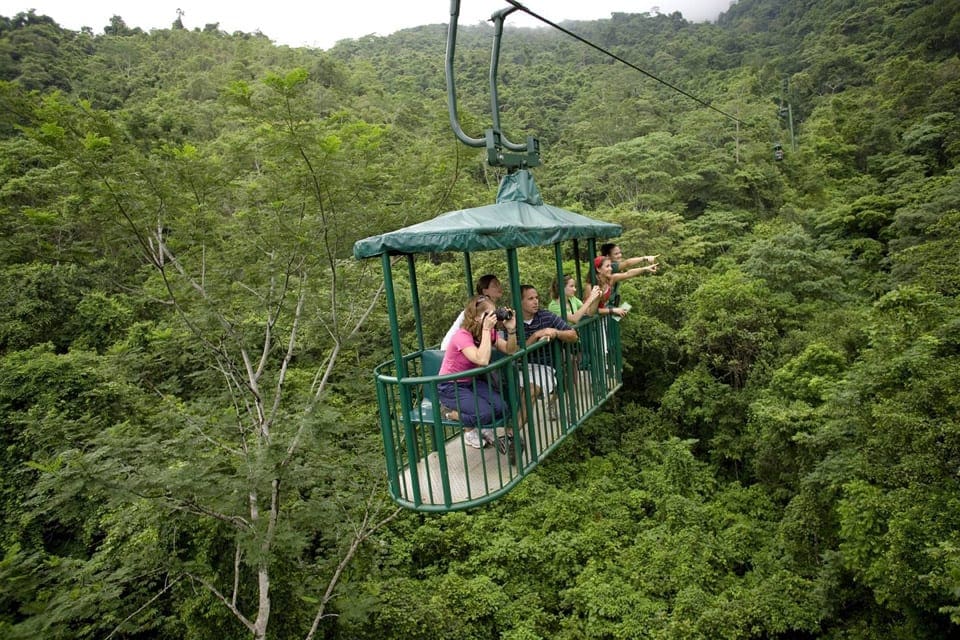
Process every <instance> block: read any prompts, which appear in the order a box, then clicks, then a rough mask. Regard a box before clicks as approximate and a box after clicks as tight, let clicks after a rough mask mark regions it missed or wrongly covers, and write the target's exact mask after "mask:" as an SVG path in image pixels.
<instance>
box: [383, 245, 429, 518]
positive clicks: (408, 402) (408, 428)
mask: <svg viewBox="0 0 960 640" xmlns="http://www.w3.org/2000/svg"><path fill="white" fill-rule="evenodd" d="M380 264H381V265H382V267H383V282H384V290H385V293H386V298H387V315H388V316H389V317H390V344H391V346H392V347H393V361H394V363H395V364H396V367H397V379H398V380H403V379H404V378H406V377H407V376H408V375H409V374H408V371H407V361H406V360H405V359H404V358H403V350H402V346H401V344H400V327H399V326H398V325H397V295H396V291H395V290H394V288H393V269H392V267H391V266H390V255H389V254H388V253H387V252H383V253H382V254H381V255H380ZM378 386H379V385H378ZM398 386H399V387H400V413H401V414H402V418H401V420H402V422H403V433H404V441H405V442H406V443H407V460H410V461H414V462H415V461H416V459H417V447H416V440H417V437H416V433H415V430H414V428H413V425H412V424H411V423H410V411H411V409H412V408H413V400H412V399H411V397H410V387H409V386H408V385H405V384H401V385H398ZM383 400H386V399H385V398H383ZM380 401H381V398H378V399H377V402H378V403H379V402H380ZM389 406H390V405H389V404H386V403H383V404H380V411H381V412H383V411H384V408H385V407H389ZM380 419H381V421H382V420H383V419H384V416H383V415H381V416H380ZM386 419H387V420H389V419H390V417H389V416H386ZM391 446H392V445H391ZM410 479H411V480H412V484H413V487H412V489H413V499H414V501H415V502H417V503H419V502H420V482H419V478H417V475H416V474H412V475H411V478H410Z"/></svg>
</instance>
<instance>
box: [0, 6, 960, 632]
mask: <svg viewBox="0 0 960 640" xmlns="http://www.w3.org/2000/svg"><path fill="white" fill-rule="evenodd" d="M438 6H439V10H438V14H437V19H438V24H436V25H428V26H423V27H420V28H417V29H410V30H406V31H402V32H399V33H396V34H394V35H391V36H389V37H373V36H370V37H366V38H363V39H360V40H348V41H343V42H340V43H338V45H337V46H336V47H334V48H332V49H330V50H328V51H321V50H309V49H295V48H289V47H283V46H275V45H274V44H273V43H272V42H271V41H270V40H269V38H268V37H267V36H265V35H263V34H247V33H233V34H229V33H225V32H223V31H221V30H219V27H218V25H217V24H210V25H206V26H205V27H203V28H202V29H193V30H190V29H187V28H184V26H183V25H182V23H181V22H180V21H179V20H177V21H176V22H174V23H173V24H172V26H171V28H170V29H162V30H155V31H152V32H150V33H145V32H143V31H141V30H139V29H130V28H128V27H127V26H126V24H125V23H124V21H123V19H122V18H121V17H119V16H117V17H115V18H114V19H113V20H112V21H111V23H110V24H109V25H106V26H105V27H104V29H103V33H102V34H99V33H93V32H92V31H90V30H84V31H82V32H72V31H68V30H64V29H62V28H60V27H59V26H58V25H57V23H56V21H55V17H48V16H42V15H36V14H35V13H33V12H31V13H27V14H19V15H17V16H13V17H0V146H2V152H0V227H2V239H3V242H2V244H0V299H2V304H0V359H2V366H0V412H2V416H3V420H2V424H0V439H2V447H0V467H2V474H0V502H2V513H3V518H2V523H0V544H2V552H3V553H2V560H0V636H2V637H4V638H31V639H35V638H45V639H67V638H70V639H73V638H83V639H86V638H98V639H107V638H111V639H112V638H118V639H119V638H128V639H132V638H158V639H165V640H166V639H180V638H190V639H215V640H220V639H222V638H245V637H255V638H283V639H287V638H298V639H300V638H343V639H377V640H385V639H389V638H431V639H434V638H449V639H457V640H460V639H466V638H505V639H510V640H532V639H537V638H543V639H547V638H551V639H553V638H559V639H569V640H573V639H584V638H597V639H599V638H603V639H614V638H616V639H625V638H651V639H659V640H667V639H675V640H681V639H682V640H690V639H694V640H695V639H704V640H706V639H711V640H712V639H716V638H724V639H735V638H736V639H745V638H758V639H759V638H770V639H781V640H799V639H805V638H829V639H833V640H841V639H842V640H876V639H886V638H897V639H904V640H906V639H928V638H929V639H933V638H945V637H951V636H952V637H956V636H957V635H958V626H957V625H958V624H960V393H958V389H960V306H958V302H957V294H958V292H960V259H958V255H960V233H958V230H960V180H958V174H960V169H958V160H960V122H958V111H957V105H958V104H960V58H958V51H960V1H958V0H926V1H921V0H819V1H814V0H797V1H795V2H794V1H791V2H781V1H779V0H740V2H738V3H737V4H736V5H734V6H732V7H731V8H730V9H729V11H727V12H726V13H724V14H723V15H721V17H720V19H719V20H718V21H717V23H715V24H692V23H688V22H686V21H685V20H684V19H683V17H682V16H681V15H680V14H673V15H650V14H615V15H613V16H612V17H611V18H610V19H608V20H599V21H592V22H579V23H565V26H567V27H568V28H570V29H573V30H574V31H575V32H576V33H578V34H579V35H581V36H583V37H585V38H587V39H590V40H592V41H594V42H596V43H597V44H599V45H601V46H603V47H606V48H608V49H610V50H611V51H612V52H615V53H616V54H617V55H619V56H622V57H623V58H625V59H626V60H629V61H631V62H633V63H634V64H636V65H638V66H640V67H642V68H644V69H645V70H647V71H649V72H650V73H652V74H655V75H656V76H657V77H659V78H662V79H664V80H666V81H668V82H670V83H672V84H675V85H677V86H679V87H682V88H683V89H684V90H686V91H688V92H690V93H692V94H694V95H696V96H698V97H700V98H702V99H704V100H705V101H709V102H710V104H712V105H713V106H715V107H716V108H718V109H721V110H722V111H724V112H726V113H729V114H732V115H735V116H736V117H738V118H739V119H741V120H742V121H743V123H744V124H742V125H740V126H737V124H736V123H735V122H734V121H733V120H731V119H729V118H726V117H724V116H723V115H721V114H718V113H717V112H715V111H712V110H710V109H706V108H704V107H703V106H701V105H699V104H697V103H696V102H693V101H692V100H690V99H689V98H687V97H685V96H683V95H681V94H679V93H677V92H675V91H673V90H671V89H669V88H667V87H666V86H664V85H663V84H659V83H657V82H654V81H653V80H651V79H650V78H649V77H646V76H644V75H642V74H640V73H637V72H636V71H634V70H632V69H630V68H629V67H627V66H625V65H622V64H619V63H615V62H613V61H611V60H610V59H609V58H607V57H605V56H603V55H601V54H600V53H599V52H597V51H595V50H593V49H590V48H588V47H586V46H584V45H583V44H582V43H579V42H577V41H575V40H572V39H571V38H569V37H567V36H564V35H563V34H561V33H559V32H556V31H552V30H539V29H538V30H523V29H510V28H509V26H508V29H507V33H506V38H505V41H504V47H503V54H502V58H501V65H500V66H501V84H500V92H501V96H500V97H501V106H502V110H503V113H502V121H503V125H504V128H505V130H506V132H507V134H508V135H509V136H510V137H511V138H513V139H522V138H523V137H524V136H525V135H535V136H537V137H538V138H539V139H540V141H541V144H542V145H543V151H544V158H543V160H544V164H543V166H542V167H539V168H537V169H536V170H535V171H534V174H535V175H536V178H537V182H538V185H539V187H540V190H541V192H542V193H543V195H544V199H545V200H546V201H547V202H548V203H550V204H553V205H557V206H561V207H565V208H568V209H572V210H575V211H579V212H583V213H585V214H587V215H590V216H592V217H596V218H600V219H605V220H612V221H616V222H618V223H620V224H622V225H623V226H624V229H625V232H624V235H623V236H622V237H621V238H620V243H621V246H623V247H624V249H625V251H626V253H628V254H651V253H655V254H660V255H661V260H662V269H661V272H660V273H659V274H658V275H656V276H653V277H647V278H642V279H635V280H631V281H630V282H629V283H628V284H627V285H626V286H625V293H624V297H625V299H627V300H629V301H630V302H631V304H632V305H633V308H634V311H633V312H632V313H631V315H630V316H628V317H627V319H626V320H625V321H624V323H623V327H624V334H625V338H624V340H625V358H626V368H627V370H626V372H625V386H624V389H623V390H622V391H621V392H620V393H619V395H618V398H617V401H616V402H615V403H614V406H610V405H609V404H608V405H607V407H606V410H605V412H604V413H603V414H602V415H598V416H595V417H594V418H592V421H591V422H590V423H589V424H587V425H585V426H584V427H583V428H582V429H580V431H578V432H577V433H576V435H575V436H574V437H571V438H570V439H568V441H567V442H566V443H565V444H564V445H563V446H562V447H561V448H560V449H559V450H558V451H557V452H556V453H554V454H553V456H552V457H551V459H550V460H549V461H548V463H547V464H545V465H544V466H543V467H541V468H540V469H539V470H538V471H537V472H536V473H534V474H532V475H531V476H530V477H529V478H528V479H526V480H525V481H524V482H523V483H522V484H521V485H520V487H519V488H517V489H516V490H514V491H513V492H511V493H510V494H509V495H508V496H507V497H505V498H504V499H501V500H499V501H498V502H496V503H494V504H492V505H490V506H488V507H484V508H482V509H478V510H475V511H473V512H467V513H456V514H450V515H445V516H425V515H418V514H413V513H409V512H405V511H403V512H400V511H398V510H397V509H396V508H395V507H394V506H393V505H392V504H391V503H390V502H389V500H388V499H387V492H386V488H385V482H384V474H383V470H382V469H383V462H382V442H381V440H380V437H379V433H378V430H377V426H376V425H377V422H376V399H375V397H374V394H373V385H372V375H371V371H372V369H373V367H374V366H375V365H376V364H378V363H379V362H382V361H384V360H387V359H389V357H390V354H389V351H388V349H387V344H386V343H387V342H388V341H387V340H385V339H384V336H385V335H386V332H387V327H386V318H385V314H384V313H383V311H382V309H383V301H382V296H381V295H380V286H381V280H382V278H381V273H380V269H379V265H378V264H375V261H373V263H361V262H358V261H356V260H354V259H353V258H352V256H351V248H352V244H353V242H354V241H355V240H357V239H359V238H362V237H366V236H369V235H373V234H376V233H379V232H383V231H387V230H392V229H395V228H398V227H401V226H404V225H407V224H411V223H413V222H417V221H420V220H424V219H428V218H432V217H434V216H436V215H438V214H440V213H442V212H445V211H448V210H452V209H457V208H463V207H468V206H477V205H481V204H488V203H490V202H492V201H493V198H494V196H495V193H496V187H497V183H498V179H499V177H500V174H499V173H498V171H497V170H494V169H491V168H490V167H488V166H487V165H486V164H485V158H484V154H483V153H482V152H481V151H478V150H475V149H469V148H466V147H464V146H463V145H461V144H460V143H458V142H457V141H456V140H455V138H454V137H453V134H452V133H451V131H450V127H449V122H448V116H447V112H446V97H445V90H444V80H443V52H444V46H445V25H443V24H439V22H440V21H443V20H446V18H447V15H446V14H445V5H443V3H438ZM548 17H549V16H548ZM290 19H291V20H296V19H297V17H296V16H290ZM508 25H509V22H508ZM491 34H492V28H491V27H490V26H489V25H468V26H462V28H461V30H460V36H459V40H458V45H459V52H458V59H457V64H456V67H457V70H458V74H459V75H458V79H457V83H458V88H459V89H460V95H459V102H460V107H461V110H462V122H463V124H464V128H465V129H466V130H467V131H468V133H471V134H472V135H478V134H479V133H480V132H481V131H482V130H483V129H484V128H485V127H487V126H489V107H488V100H489V98H488V94H487V68H488V63H489V55H490V54H489V47H490V38H491ZM781 105H784V106H785V107H788V109H787V116H789V117H781V110H780V106H781ZM790 118H792V122H793V132H794V139H793V140H791V135H790V128H789V124H790V122H789V120H790ZM778 142H779V143H782V144H783V146H784V149H785V152H786V155H785V159H784V160H783V161H782V162H777V161H775V160H774V159H773V152H772V151H773V145H774V144H775V143H778ZM794 143H795V144H794ZM530 260H531V259H530V258H529V257H528V258H527V262H526V263H525V264H527V266H528V268H530V269H533V268H534V267H533V266H532V265H531V264H530ZM423 268H424V270H425V271H426V272H427V277H426V282H421V290H422V292H423V294H424V296H425V298H426V305H427V308H428V309H430V314H429V318H428V321H429V323H430V324H429V326H428V334H429V336H430V337H433V338H434V339H436V340H439V338H440V336H441V335H442V333H443V331H444V330H445V329H446V327H447V324H448V323H449V322H450V319H452V318H453V317H454V316H455V315H456V313H457V309H458V307H459V306H460V304H461V302H460V301H461V300H462V297H463V291H462V287H463V285H462V275H461V266H460V262H459V261H458V260H457V259H456V257H455V256H449V255H437V256H434V260H432V261H431V262H430V263H429V264H425V265H424V267H423ZM536 284H540V285H541V286H543V287H544V288H545V287H546V284H547V283H546V282H542V283H541V282H537V283H536ZM542 290H543V289H542Z"/></svg>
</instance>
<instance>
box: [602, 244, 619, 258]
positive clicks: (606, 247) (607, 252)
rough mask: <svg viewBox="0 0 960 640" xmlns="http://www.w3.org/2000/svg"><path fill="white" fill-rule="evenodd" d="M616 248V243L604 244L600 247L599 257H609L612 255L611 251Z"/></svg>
mask: <svg viewBox="0 0 960 640" xmlns="http://www.w3.org/2000/svg"><path fill="white" fill-rule="evenodd" d="M616 246H617V243H616V242H604V243H603V244H602V245H600V255H602V256H609V255H610V254H612V253H613V250H614V248H615V247H616Z"/></svg>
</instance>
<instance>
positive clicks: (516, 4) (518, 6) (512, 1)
mask: <svg viewBox="0 0 960 640" xmlns="http://www.w3.org/2000/svg"><path fill="white" fill-rule="evenodd" d="M506 1H507V2H508V3H509V4H511V5H513V6H514V7H515V8H516V9H518V10H519V11H523V12H524V13H526V14H527V15H529V16H530V17H532V18H536V19H537V20H539V21H540V22H543V23H545V24H548V25H550V26H551V27H553V28H554V29H556V30H558V31H562V32H563V33H565V34H567V35H568V36H570V37H571V38H574V39H576V40H579V41H580V42H582V43H584V44H585V45H587V46H588V47H593V48H594V49H596V50H597V51H599V52H601V53H603V54H604V55H607V56H610V57H611V58H613V59H614V60H617V61H618V62H622V63H623V64H625V65H627V66H628V67H630V68H631V69H634V70H636V71H639V72H640V73H642V74H643V75H645V76H647V77H648V78H651V79H653V80H655V81H657V82H659V83H660V84H662V85H665V86H667V87H669V88H671V89H673V90H674V91H676V92H678V93H682V94H683V95H685V96H687V97H688V98H690V99H691V100H693V101H695V102H697V103H699V104H702V105H703V106H705V107H707V108H708V109H712V110H713V111H716V112H717V113H719V114H722V115H724V116H726V117H727V118H730V119H731V120H735V121H737V122H739V123H740V124H744V125H745V124H746V123H745V122H744V121H743V120H741V119H740V118H737V117H736V116H733V115H730V114H729V113H727V112H726V111H723V110H722V109H717V108H716V107H715V106H713V105H712V104H710V103H709V102H705V101H703V100H701V99H700V98H698V97H697V96H695V95H693V94H691V93H688V92H686V91H684V90H683V89H681V88H680V87H676V86H674V85H672V84H670V83H669V82H667V81H666V80H662V79H660V78H658V77H657V76H655V75H653V74H652V73H650V72H649V71H645V70H644V69H641V68H640V67H638V66H637V65H635V64H633V63H632V62H629V61H627V60H624V59H623V58H621V57H620V56H618V55H617V54H615V53H613V52H611V51H607V50H606V49H604V48H603V47H601V46H599V45H596V44H594V43H592V42H590V41H589V40H587V39H586V38H583V37H581V36H578V35H577V34H575V33H574V32H572V31H570V30H569V29H565V28H563V27H561V26H560V25H558V24H557V23H555V22H552V21H550V20H548V19H547V18H544V17H543V16H541V15H540V14H538V13H536V12H534V11H531V10H530V9H528V8H526V7H525V6H523V5H522V4H521V3H520V2H518V0H506Z"/></svg>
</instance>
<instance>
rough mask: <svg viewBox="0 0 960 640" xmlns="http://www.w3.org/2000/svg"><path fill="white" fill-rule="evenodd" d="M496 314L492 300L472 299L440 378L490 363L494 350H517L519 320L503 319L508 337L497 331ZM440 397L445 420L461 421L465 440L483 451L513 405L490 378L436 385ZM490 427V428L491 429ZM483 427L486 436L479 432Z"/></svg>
mask: <svg viewBox="0 0 960 640" xmlns="http://www.w3.org/2000/svg"><path fill="white" fill-rule="evenodd" d="M497 322H498V320H497V314H496V307H495V306H494V303H493V300H491V299H490V298H488V297H487V296H484V295H480V296H474V297H473V298H470V300H469V301H468V302H467V306H466V307H465V308H464V310H463V324H462V325H461V326H460V329H459V330H458V331H457V332H456V333H455V334H454V335H453V337H452V338H451V340H450V344H448V345H447V349H446V351H444V354H443V363H442V364H441V365H440V375H446V374H450V373H461V372H464V371H469V370H471V369H476V368H477V367H485V366H487V365H488V364H490V356H491V354H492V353H493V349H494V347H496V348H497V349H498V350H499V351H502V352H503V353H513V352H515V351H516V350H517V317H516V314H514V313H512V312H511V313H510V318H508V319H505V320H503V328H504V329H505V330H506V337H503V336H501V335H500V334H499V333H498V332H497V330H496V328H495V327H496V325H497ZM437 394H438V395H439V397H440V403H441V405H442V407H441V408H442V410H443V412H444V417H445V418H450V419H459V420H460V422H462V423H463V425H464V426H465V427H467V429H466V433H465V434H464V441H465V442H466V443H467V444H469V445H470V446H472V447H474V448H476V449H480V448H481V447H483V446H485V445H487V444H493V442H494V435H493V425H494V423H496V421H497V420H500V419H502V418H504V417H507V416H509V415H510V405H509V404H508V403H507V402H506V401H505V399H504V397H503V395H502V389H501V388H499V386H498V385H491V380H490V376H489V375H487V376H477V377H465V378H458V379H456V380H452V381H448V382H441V383H440V384H438V385H437ZM488 425H489V426H488ZM476 427H480V428H481V430H482V431H483V435H482V436H480V435H479V434H478V433H477V429H476Z"/></svg>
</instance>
